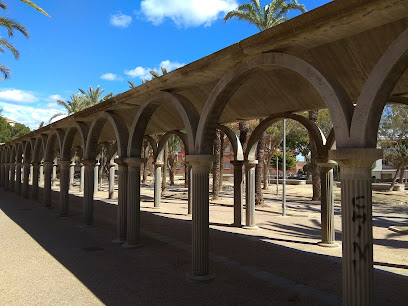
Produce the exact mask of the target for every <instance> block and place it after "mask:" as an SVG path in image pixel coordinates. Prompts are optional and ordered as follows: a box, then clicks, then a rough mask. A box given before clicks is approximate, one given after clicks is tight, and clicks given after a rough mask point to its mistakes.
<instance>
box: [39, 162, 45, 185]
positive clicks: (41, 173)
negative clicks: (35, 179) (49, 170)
mask: <svg viewBox="0 0 408 306" xmlns="http://www.w3.org/2000/svg"><path fill="white" fill-rule="evenodd" d="M38 185H39V186H44V164H43V162H41V164H40V181H39V183H38Z"/></svg>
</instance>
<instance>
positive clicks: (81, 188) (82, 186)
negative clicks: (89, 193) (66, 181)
mask: <svg viewBox="0 0 408 306" xmlns="http://www.w3.org/2000/svg"><path fill="white" fill-rule="evenodd" d="M84 180H85V171H84V164H83V163H82V162H81V173H80V178H79V192H83V191H84Z"/></svg>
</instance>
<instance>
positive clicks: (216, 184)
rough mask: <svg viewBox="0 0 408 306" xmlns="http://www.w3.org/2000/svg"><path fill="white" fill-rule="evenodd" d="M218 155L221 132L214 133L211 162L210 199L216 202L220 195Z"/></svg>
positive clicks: (219, 152)
mask: <svg viewBox="0 0 408 306" xmlns="http://www.w3.org/2000/svg"><path fill="white" fill-rule="evenodd" d="M220 155H221V131H220V130H219V129H217V130H216V132H215V139H214V162H213V192H212V199H213V200H217V199H218V196H219V193H220V168H221V167H220V166H221V165H220Z"/></svg>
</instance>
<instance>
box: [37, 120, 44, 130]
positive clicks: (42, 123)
mask: <svg viewBox="0 0 408 306" xmlns="http://www.w3.org/2000/svg"><path fill="white" fill-rule="evenodd" d="M43 126H44V121H41V123H40V125H39V126H38V129H41V128H42V127H43Z"/></svg>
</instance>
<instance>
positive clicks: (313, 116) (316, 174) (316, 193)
mask: <svg viewBox="0 0 408 306" xmlns="http://www.w3.org/2000/svg"><path fill="white" fill-rule="evenodd" d="M318 115H319V111H309V119H310V120H312V121H313V122H314V123H316V124H317V117H318ZM309 139H310V152H311V160H310V168H311V169H310V172H311V173H312V184H313V197H312V201H320V198H321V190H322V186H321V181H320V171H319V167H318V166H317V162H316V157H317V147H316V144H315V142H314V140H312V135H311V134H310V133H309Z"/></svg>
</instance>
